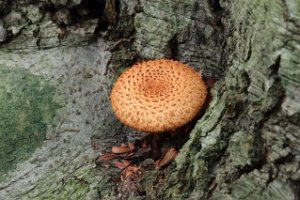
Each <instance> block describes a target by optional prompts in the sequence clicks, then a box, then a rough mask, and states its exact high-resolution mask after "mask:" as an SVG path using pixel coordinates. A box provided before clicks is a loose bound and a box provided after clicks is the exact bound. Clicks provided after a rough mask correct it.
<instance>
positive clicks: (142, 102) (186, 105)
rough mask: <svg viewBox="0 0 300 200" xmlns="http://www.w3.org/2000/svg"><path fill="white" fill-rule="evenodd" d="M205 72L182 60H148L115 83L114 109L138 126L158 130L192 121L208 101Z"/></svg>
mask: <svg viewBox="0 0 300 200" xmlns="http://www.w3.org/2000/svg"><path fill="white" fill-rule="evenodd" d="M206 95H207V89H206V86H205V84H204V82H203V80H202V78H201V75H200V74H199V73H197V72H196V71H195V70H194V69H192V68H190V67H188V65H186V64H182V63H180V62H178V61H174V60H167V59H160V60H150V61H144V62H142V63H138V64H135V65H133V66H132V67H131V68H129V69H127V70H126V71H125V72H124V73H122V74H121V76H120V77H119V78H118V80H117V81H116V82H115V84H114V86H113V89H112V93H111V103H112V109H113V111H114V112H115V114H116V116H117V118H118V119H119V120H120V121H121V122H123V123H124V124H126V125H127V126H129V127H132V128H134V129H137V130H140V131H145V132H150V133H158V132H165V131H169V130H173V129H176V128H179V127H181V126H183V125H185V124H186V123H188V122H189V121H190V120H192V119H193V118H194V117H195V116H196V115H197V113H198V112H199V110H200V109H201V107H202V106H203V104H204V102H205V98H206Z"/></svg>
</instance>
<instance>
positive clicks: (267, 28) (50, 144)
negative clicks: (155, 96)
mask: <svg viewBox="0 0 300 200" xmlns="http://www.w3.org/2000/svg"><path fill="white" fill-rule="evenodd" d="M0 15H1V19H0V44H1V46H0V51H1V53H0V72H6V73H7V74H10V75H11V74H12V76H11V77H13V78H14V79H13V78H9V77H10V76H7V77H8V78H7V79H5V80H6V81H4V79H1V80H0V106H1V107H0V109H1V110H0V112H4V111H5V112H10V113H17V115H18V116H19V115H20V114H19V113H23V115H22V116H23V117H22V118H16V119H14V120H11V117H13V116H14V115H11V116H9V117H10V118H9V117H7V116H4V115H3V116H4V117H6V118H4V117H3V116H1V117H2V118H1V119H5V120H6V121H5V122H8V121H9V120H8V119H10V121H12V122H14V123H12V124H19V125H20V124H21V125H22V124H26V126H21V125H20V126H18V127H19V128H18V131H15V129H13V128H15V126H12V125H11V126H9V125H7V126H4V125H5V124H9V123H2V124H1V123H0V132H1V133H0V137H1V138H0V139H1V140H3V139H6V140H12V141H14V143H13V144H14V147H15V148H13V149H11V150H10V149H8V148H9V147H11V146H9V145H10V143H8V144H3V145H2V144H1V146H0V150H1V151H3V149H5V150H7V149H8V150H7V151H9V152H12V153H13V154H15V155H19V152H20V151H23V150H22V148H24V143H22V142H20V141H26V143H25V144H28V146H30V145H31V146H34V147H35V148H36V147H37V149H36V150H35V152H34V153H32V152H33V150H30V151H25V153H24V154H25V155H24V158H23V159H21V160H19V157H18V156H15V157H12V158H9V159H8V158H7V160H8V161H10V162H6V164H7V165H4V167H3V165H0V167H1V168H0V176H1V177H0V181H1V182H0V195H1V198H3V199H278V200H279V199H280V200H281V199H299V196H300V194H299V190H300V171H299V163H300V156H299V149H300V138H299V137H300V131H299V130H300V129H299V128H300V127H299V126H300V104H299V102H298V99H299V98H300V65H299V64H300V59H299V54H300V48H299V41H300V36H299V32H300V30H299V27H300V1H299V0H275V1H268V0H253V1H246V0H233V1H226V0H220V1H215V0H203V1H197V0H177V1H171V0H166V1H159V0H148V1H146V0H141V1H137V0H130V1H128V0H120V1H115V0H107V1H102V0H95V1H84V0H71V1H64V0H55V1H54V0H52V1H17V2H10V1H5V0H4V1H0ZM160 57H168V58H173V59H177V60H181V61H182V62H184V63H188V64H189V65H191V66H194V67H195V68H196V69H197V70H199V69H201V71H202V73H203V75H204V77H205V78H214V79H217V80H219V81H218V82H217V84H216V85H215V87H214V88H213V89H212V91H211V92H212V101H211V102H210V105H209V108H208V109H207V111H206V113H205V115H204V116H203V117H202V118H201V119H200V120H199V121H198V122H197V124H196V125H195V128H194V129H193V131H192V132H191V134H190V138H189V140H188V141H187V142H186V144H185V145H184V146H183V147H182V149H181V150H180V154H179V156H178V158H177V159H176V162H175V163H173V164H172V165H171V166H169V167H168V168H167V169H165V170H161V171H151V170H150V171H145V174H144V178H143V179H142V180H140V181H139V182H138V183H136V184H135V185H134V188H130V189H128V188H126V187H124V185H122V183H120V182H119V181H116V180H115V177H116V176H118V174H119V171H117V170H115V169H109V170H107V169H104V168H103V167H100V165H98V164H97V165H96V164H95V161H94V158H96V157H97V156H98V155H99V154H100V152H101V151H103V150H105V149H107V148H109V147H110V146H111V145H113V144H116V143H120V142H122V141H130V140H134V139H135V138H137V137H141V133H136V132H134V131H132V130H130V129H128V128H126V127H124V126H123V125H122V124H121V123H120V122H118V121H117V120H116V119H115V117H114V115H113V114H112V111H111V108H110V105H109V93H110V88H111V85H112V84H113V82H114V80H115V78H116V77H117V76H118V75H119V73H120V72H122V71H123V70H124V69H125V67H128V66H130V65H131V64H132V63H134V62H136V61H140V60H143V59H153V58H160ZM24 69H25V71H24ZM14 74H16V75H15V76H13V75H14ZM22 77H25V78H23V79H22ZM27 77H29V78H27ZM0 78H1V76H0ZM27 80H30V81H28V82H26V83H28V84H25V85H24V88H25V89H24V90H12V92H8V93H7V92H6V91H7V88H17V87H18V84H19V85H20V84H22V83H25V81H27ZM32 83H35V84H32ZM8 85H10V86H11V87H8ZM15 85H16V86H15ZM1 87H2V88H4V89H3V90H2V89H1ZM26 88H27V90H26ZM31 88H32V89H35V91H36V90H37V89H36V88H40V90H38V91H43V90H42V89H43V88H51V91H52V92H51V94H52V95H51V96H48V98H46V101H45V98H44V96H43V95H42V94H41V95H39V96H40V98H37V99H39V100H37V101H28V102H27V103H22V101H21V100H22V97H26V98H29V97H32V95H31V94H30V92H27V91H28V90H30V89H31ZM3 91H4V92H3ZM10 97H12V99H14V101H6V99H8V98H10ZM20 97H21V98H20ZM29 99H30V98H29ZM32 99H35V98H33V97H32ZM4 100H5V101H4ZM45 102H46V103H45ZM22 104H24V105H26V106H23V107H22V106H21V109H19V108H18V107H16V106H15V105H22ZM51 105H55V106H54V107H53V106H52V107H51ZM49 107H50V108H53V109H50V110H49V109H43V108H49ZM34 108H36V109H35V113H38V114H40V115H41V116H42V117H40V118H39V119H37V120H33V119H32V116H31V115H30V113H27V112H24V111H26V109H27V110H28V109H34ZM4 109H5V110H4ZM22 109H23V110H22ZM53 112H55V116H54V114H53ZM42 114H43V115H42ZM49 116H51V117H49ZM41 124H42V125H43V126H45V124H46V126H47V128H46V131H45V132H43V131H41V130H44V129H38V128H37V129H29V128H26V127H43V126H39V125H41ZM3 127H5V129H4V128H3ZM11 130H13V131H14V132H13V133H14V136H13V137H11V138H10V137H7V135H9V133H10V132H11ZM3 133H4V134H3ZM25 133H26V134H25ZM10 136H11V135H10ZM35 136H38V138H40V139H42V140H44V142H41V141H40V140H38V141H39V142H36V140H35V139H34V138H36V137H35ZM32 138H33V140H32ZM25 146H26V145H25ZM7 151H3V152H7ZM0 155H1V156H3V155H2V154H0ZM4 156H5V155H4ZM19 156H20V155H19ZM22 157H23V156H22ZM2 159H3V158H2V157H1V162H2ZM10 168H11V170H10V171H8V170H7V169H10Z"/></svg>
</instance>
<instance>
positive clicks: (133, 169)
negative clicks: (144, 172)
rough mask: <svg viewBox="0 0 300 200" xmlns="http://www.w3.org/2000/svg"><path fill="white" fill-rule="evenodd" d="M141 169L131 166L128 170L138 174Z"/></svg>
mask: <svg viewBox="0 0 300 200" xmlns="http://www.w3.org/2000/svg"><path fill="white" fill-rule="evenodd" d="M140 169H141V168H140V167H139V166H137V165H130V166H129V167H127V170H129V171H132V172H134V173H135V172H137V171H138V170H140Z"/></svg>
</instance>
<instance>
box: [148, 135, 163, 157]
mask: <svg viewBox="0 0 300 200" xmlns="http://www.w3.org/2000/svg"><path fill="white" fill-rule="evenodd" d="M159 141H160V136H159V134H153V138H152V140H151V144H150V145H151V157H152V158H153V159H155V160H157V159H159V158H160V156H161V151H160V145H159Z"/></svg>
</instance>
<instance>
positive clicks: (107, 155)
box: [98, 153, 118, 161]
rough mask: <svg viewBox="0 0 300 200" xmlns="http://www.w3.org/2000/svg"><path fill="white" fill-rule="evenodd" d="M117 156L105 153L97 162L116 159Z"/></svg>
mask: <svg viewBox="0 0 300 200" xmlns="http://www.w3.org/2000/svg"><path fill="white" fill-rule="evenodd" d="M117 156H118V155H116V154H114V153H105V154H103V155H102V156H100V157H98V160H100V161H107V160H111V159H114V158H116V157H117Z"/></svg>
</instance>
